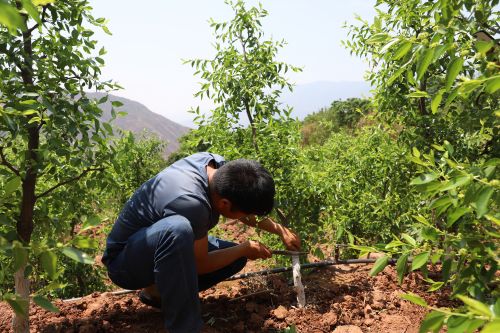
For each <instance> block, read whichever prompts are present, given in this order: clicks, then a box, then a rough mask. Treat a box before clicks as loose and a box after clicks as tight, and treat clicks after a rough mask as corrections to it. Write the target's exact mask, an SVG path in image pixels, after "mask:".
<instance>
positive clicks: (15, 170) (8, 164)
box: [0, 147, 21, 177]
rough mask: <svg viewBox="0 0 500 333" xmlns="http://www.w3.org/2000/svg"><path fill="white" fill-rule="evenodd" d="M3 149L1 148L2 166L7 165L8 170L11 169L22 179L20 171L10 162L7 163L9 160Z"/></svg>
mask: <svg viewBox="0 0 500 333" xmlns="http://www.w3.org/2000/svg"><path fill="white" fill-rule="evenodd" d="M3 148H4V147H0V159H1V163H2V165H5V166H6V167H7V168H9V169H10V170H11V171H12V172H13V173H14V174H15V175H16V176H18V177H21V174H20V173H19V170H17V169H16V168H15V167H14V166H13V165H12V164H10V162H9V161H7V158H6V157H5V154H4V152H3Z"/></svg>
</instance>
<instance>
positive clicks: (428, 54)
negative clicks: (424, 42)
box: [417, 48, 434, 81]
mask: <svg viewBox="0 0 500 333" xmlns="http://www.w3.org/2000/svg"><path fill="white" fill-rule="evenodd" d="M433 59H434V48H430V49H427V50H426V51H425V52H424V55H423V56H422V58H421V59H420V61H419V63H418V64H417V81H419V80H420V79H421V78H422V77H423V76H424V74H425V71H427V68H428V67H429V65H430V64H431V63H432V60H433Z"/></svg>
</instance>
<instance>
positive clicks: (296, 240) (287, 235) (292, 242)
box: [280, 227, 300, 251]
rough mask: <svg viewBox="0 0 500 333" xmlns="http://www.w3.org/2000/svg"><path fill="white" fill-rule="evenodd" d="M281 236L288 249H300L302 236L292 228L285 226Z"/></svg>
mask: <svg viewBox="0 0 500 333" xmlns="http://www.w3.org/2000/svg"><path fill="white" fill-rule="evenodd" d="M280 237H281V240H282V241H283V244H285V247H286V248H287V250H290V251H299V250H300V237H299V236H298V235H297V234H296V233H294V232H293V231H291V230H290V229H288V228H286V227H283V230H282V232H281V235H280Z"/></svg>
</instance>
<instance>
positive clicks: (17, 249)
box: [12, 241, 28, 272]
mask: <svg viewBox="0 0 500 333" xmlns="http://www.w3.org/2000/svg"><path fill="white" fill-rule="evenodd" d="M12 255H13V257H14V268H13V269H14V272H15V271H17V270H18V269H20V268H21V267H23V266H25V265H26V263H27V262H28V250H26V249H25V248H24V247H23V246H22V244H21V243H20V242H17V241H14V245H13V247H12Z"/></svg>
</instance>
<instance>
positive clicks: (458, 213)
mask: <svg viewBox="0 0 500 333" xmlns="http://www.w3.org/2000/svg"><path fill="white" fill-rule="evenodd" d="M470 211H471V210H470V208H468V207H457V208H455V209H454V210H453V211H451V212H449V213H448V216H447V219H446V227H448V228H450V227H451V226H452V225H453V224H454V223H455V222H456V221H457V220H458V219H459V218H461V217H462V216H463V215H464V214H466V213H468V212H470Z"/></svg>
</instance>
